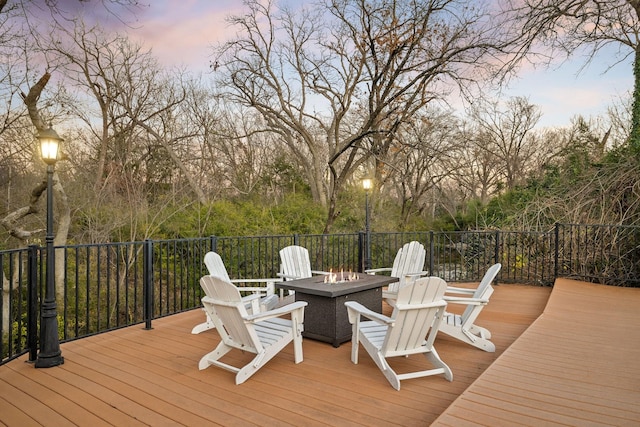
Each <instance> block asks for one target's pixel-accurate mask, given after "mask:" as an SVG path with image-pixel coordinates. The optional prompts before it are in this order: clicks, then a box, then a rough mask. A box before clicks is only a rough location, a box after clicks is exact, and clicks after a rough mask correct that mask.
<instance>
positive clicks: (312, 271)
mask: <svg viewBox="0 0 640 427" xmlns="http://www.w3.org/2000/svg"><path fill="white" fill-rule="evenodd" d="M311 273H313V274H318V275H324V276H326V275H328V274H331V273H330V272H328V271H318V270H311ZM334 274H335V273H334Z"/></svg>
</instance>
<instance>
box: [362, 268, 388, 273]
mask: <svg viewBox="0 0 640 427" xmlns="http://www.w3.org/2000/svg"><path fill="white" fill-rule="evenodd" d="M391 270H393V269H392V268H389V267H382V268H370V269H369V270H365V271H364V272H365V273H367V274H376V273H383V272H385V271H391Z"/></svg>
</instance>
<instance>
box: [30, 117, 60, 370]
mask: <svg viewBox="0 0 640 427" xmlns="http://www.w3.org/2000/svg"><path fill="white" fill-rule="evenodd" d="M38 139H39V140H40V152H41V153H42V160H44V162H45V163H46V164H47V237H46V244H47V269H46V273H45V274H46V280H47V283H46V285H47V286H46V289H45V296H44V300H43V301H42V309H41V313H40V352H39V353H38V358H37V359H36V363H35V367H36V368H51V367H53V366H58V365H62V364H63V363H64V358H63V357H62V353H61V351H60V339H59V337H58V313H57V306H56V284H55V251H54V249H53V188H52V187H53V185H52V184H53V168H54V166H55V164H56V161H57V160H58V152H59V151H60V143H61V142H62V141H63V139H62V138H60V137H59V136H58V134H57V133H56V131H55V130H53V129H52V128H51V127H50V128H49V129H45V130H42V131H40V132H39V133H38Z"/></svg>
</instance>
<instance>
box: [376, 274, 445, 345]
mask: <svg viewBox="0 0 640 427" xmlns="http://www.w3.org/2000/svg"><path fill="white" fill-rule="evenodd" d="M446 289H447V283H446V282H445V281H444V280H442V279H441V278H439V277H423V278H420V279H417V280H416V281H415V282H414V283H413V284H410V285H407V286H403V287H401V288H400V290H399V291H398V299H397V302H396V306H395V307H394V310H393V314H392V316H391V317H392V318H394V319H395V322H394V323H393V325H391V326H390V327H389V329H388V331H387V336H386V338H385V342H384V344H383V346H382V353H383V354H390V353H397V352H402V351H407V352H408V353H410V351H411V350H412V349H417V348H420V347H421V346H423V345H424V343H425V337H426V339H427V343H428V345H433V340H434V339H435V334H437V332H438V326H439V324H436V323H434V320H435V318H436V315H438V313H440V315H441V314H442V312H443V311H444V307H445V306H446V303H445V302H444V301H443V299H442V297H443V296H444V293H445V291H446ZM436 301H440V302H441V305H440V306H439V307H427V308H425V307H424V305H425V304H429V303H433V302H436ZM412 306H413V307H412ZM438 323H439V322H438ZM431 336H433V338H431Z"/></svg>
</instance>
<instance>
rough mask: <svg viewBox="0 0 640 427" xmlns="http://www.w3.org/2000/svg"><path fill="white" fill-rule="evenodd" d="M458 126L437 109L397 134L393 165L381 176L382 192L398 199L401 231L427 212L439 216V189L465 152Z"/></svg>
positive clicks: (391, 160)
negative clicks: (456, 156) (456, 158)
mask: <svg viewBox="0 0 640 427" xmlns="http://www.w3.org/2000/svg"><path fill="white" fill-rule="evenodd" d="M457 122H458V120H457V119H456V118H455V117H454V116H453V115H452V114H451V113H450V112H443V111H438V110H435V109H434V110H431V111H428V112H422V113H420V114H416V115H415V116H414V118H413V120H412V121H411V122H410V123H407V124H405V125H403V126H401V127H400V129H399V131H398V132H397V138H396V141H397V142H396V143H395V144H394V146H393V152H392V153H391V155H390V156H389V158H390V163H387V164H385V165H383V166H382V169H381V170H380V171H379V175H380V176H382V177H383V179H382V180H381V181H380V186H381V189H383V190H386V192H387V193H391V194H393V195H394V196H396V197H397V198H398V201H399V205H400V207H401V222H400V224H398V226H399V228H400V229H403V228H404V227H405V226H406V224H407V223H408V220H409V218H410V217H412V216H416V215H422V214H424V213H425V211H427V209H429V211H428V212H426V213H429V214H430V215H431V217H432V218H433V216H434V215H435V213H434V212H435V210H436V208H437V206H438V205H439V200H438V197H437V196H436V193H437V191H436V189H437V188H438V186H439V184H440V183H441V182H442V181H443V180H445V179H447V177H449V176H450V175H451V174H452V173H454V171H455V169H456V168H457V165H456V164H455V163H454V162H453V161H452V160H453V159H454V158H455V155H456V152H458V151H459V150H461V149H462V148H463V146H462V143H461V140H460V138H459V132H458V123H457ZM387 183H388V185H387Z"/></svg>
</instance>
